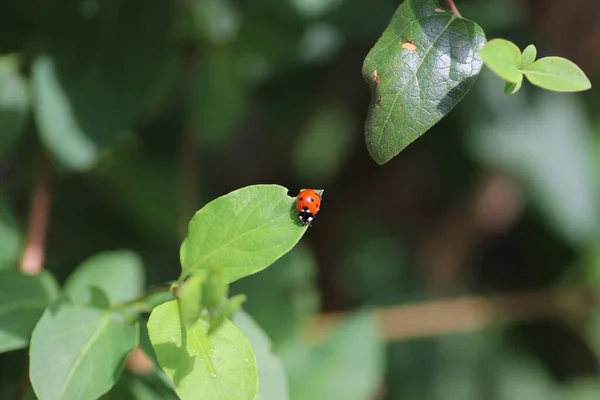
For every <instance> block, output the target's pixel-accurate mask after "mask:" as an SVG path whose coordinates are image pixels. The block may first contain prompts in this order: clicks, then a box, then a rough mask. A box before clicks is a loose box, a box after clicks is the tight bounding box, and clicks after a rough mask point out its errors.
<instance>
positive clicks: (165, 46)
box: [32, 0, 176, 170]
mask: <svg viewBox="0 0 600 400" xmlns="http://www.w3.org/2000/svg"><path fill="white" fill-rule="evenodd" d="M45 7H47V9H45V10H44V12H45V13H47V15H46V20H47V21H48V23H47V24H43V25H42V28H43V29H42V31H41V35H40V41H39V42H40V49H41V51H40V55H39V56H38V57H36V59H35V60H34V61H33V66H32V76H33V89H34V92H33V95H34V111H35V119H36V123H37V126H38V129H39V132H40V135H41V138H42V141H43V143H44V144H45V145H46V147H47V148H48V149H49V150H50V151H51V152H52V154H53V155H54V156H55V157H56V158H57V159H58V160H59V161H60V162H61V163H62V164H64V165H65V166H67V167H68V168H71V169H75V170H85V169H88V168H90V167H92V166H93V165H94V164H95V162H96V160H97V158H98V155H99V151H100V150H102V149H103V148H104V147H106V146H108V145H110V144H112V143H113V142H114V139H115V137H116V136H117V135H118V134H119V133H121V132H122V131H123V130H124V129H127V128H129V127H130V126H131V125H132V124H133V122H134V121H135V120H136V119H139V118H141V117H143V116H145V113H146V112H148V111H149V110H150V108H151V107H154V106H156V104H157V103H158V102H159V101H160V100H161V99H162V98H163V97H164V95H165V94H166V90H167V89H168V88H169V85H170V83H171V81H172V79H171V78H172V77H173V76H174V74H173V72H174V68H173V67H174V66H175V62H176V58H175V54H174V48H173V47H172V46H170V44H171V43H170V29H171V25H172V22H173V17H174V7H175V6H174V4H173V3H170V2H159V3H157V4H156V5H155V6H154V7H150V8H147V7H146V3H145V2H143V1H142V0H132V1H127V2H121V1H118V0H108V1H104V2H103V3H102V6H101V7H93V6H91V7H82V5H81V2H79V1H75V0H66V1H61V2H53V3H49V4H46V5H45ZM140 9H144V10H145V12H140V11H139V10H140ZM73 32H77V35H73Z"/></svg>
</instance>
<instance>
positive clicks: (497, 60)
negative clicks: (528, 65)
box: [479, 39, 523, 83]
mask: <svg viewBox="0 0 600 400" xmlns="http://www.w3.org/2000/svg"><path fill="white" fill-rule="evenodd" d="M479 55H480V56H481V58H482V59H483V62H484V63H485V65H486V66H487V67H488V68H490V69H491V70H492V71H494V72H495V73H496V74H498V75H499V76H500V77H501V78H502V79H504V80H505V81H508V82H511V83H520V82H521V81H522V80H523V74H522V73H521V71H520V68H521V60H522V56H521V50H519V48H518V47H517V45H516V44H514V43H513V42H509V41H508V40H504V39H493V40H490V41H489V42H487V43H486V44H485V46H484V47H483V48H482V49H481V51H480V52H479Z"/></svg>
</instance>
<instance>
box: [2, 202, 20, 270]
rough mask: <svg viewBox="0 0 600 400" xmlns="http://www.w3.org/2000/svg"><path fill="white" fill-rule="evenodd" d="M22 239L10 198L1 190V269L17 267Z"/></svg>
mask: <svg viewBox="0 0 600 400" xmlns="http://www.w3.org/2000/svg"><path fill="white" fill-rule="evenodd" d="M22 241H23V239H22V237H21V232H20V231H19V227H18V226H17V221H16V219H15V217H14V215H13V212H12V209H11V207H10V204H9V203H8V199H7V198H6V197H5V196H4V195H3V193H2V192H0V269H5V268H14V269H16V267H17V261H18V258H19V255H20V253H21V246H22Z"/></svg>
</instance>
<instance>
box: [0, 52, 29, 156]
mask: <svg viewBox="0 0 600 400" xmlns="http://www.w3.org/2000/svg"><path fill="white" fill-rule="evenodd" d="M27 90H28V89H27V82H26V81H25V78H24V77H23V76H22V75H21V74H20V73H19V58H18V57H17V56H16V55H9V56H3V57H0V157H2V156H3V155H4V154H5V153H6V152H7V151H8V150H10V149H11V147H12V146H13V145H14V144H15V142H16V141H17V139H18V137H19V135H20V134H21V133H23V131H24V128H25V124H26V122H27V115H28V113H29V94H28V92H27Z"/></svg>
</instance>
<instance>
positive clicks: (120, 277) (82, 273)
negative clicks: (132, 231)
mask: <svg viewBox="0 0 600 400" xmlns="http://www.w3.org/2000/svg"><path fill="white" fill-rule="evenodd" d="M144 281H145V279H144V266H143V265H142V260H141V258H140V257H139V256H138V255H137V254H136V253H134V252H132V251H128V250H117V251H107V252H103V253H98V254H96V255H94V256H92V257H90V258H88V259H87V260H85V261H84V262H82V263H81V264H80V265H79V266H78V267H77V268H76V269H75V271H74V272H73V273H72V274H71V275H70V276H69V278H68V279H67V281H66V282H65V288H64V291H65V293H66V294H68V295H69V297H70V298H71V301H73V303H76V304H87V303H89V301H90V292H89V290H90V288H92V287H96V288H100V289H101V290H102V291H103V292H105V293H106V294H107V296H108V298H109V299H110V300H111V301H112V302H113V303H121V302H126V301H129V300H134V299H136V298H138V297H139V296H141V295H142V294H143V293H144V289H145V282H144Z"/></svg>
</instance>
